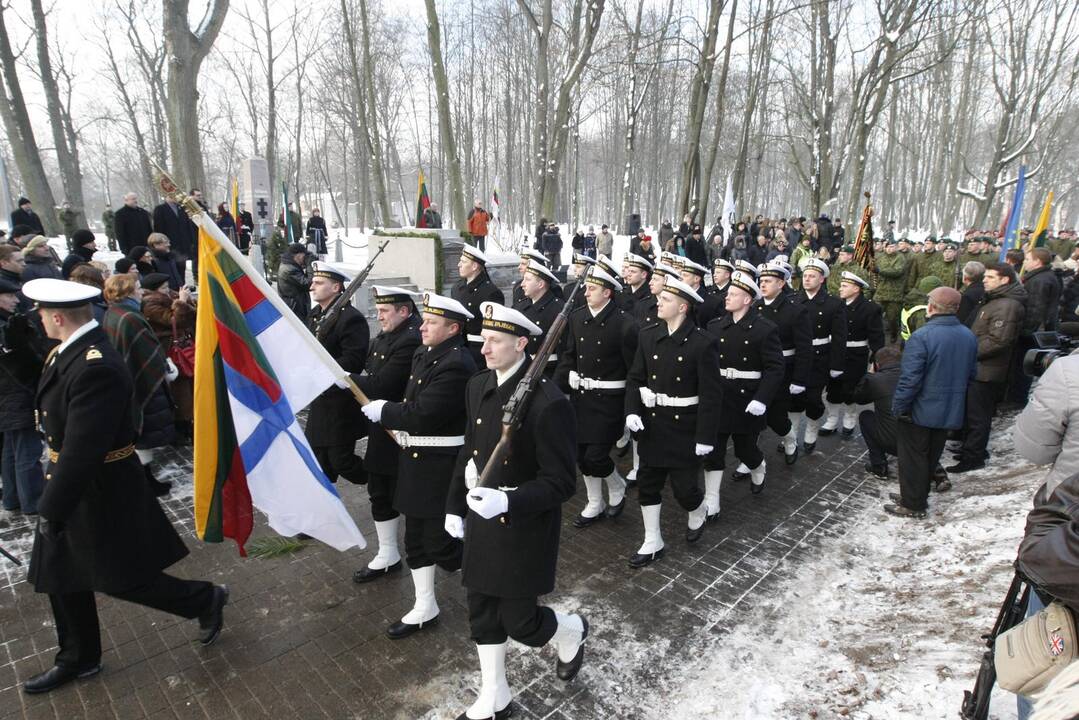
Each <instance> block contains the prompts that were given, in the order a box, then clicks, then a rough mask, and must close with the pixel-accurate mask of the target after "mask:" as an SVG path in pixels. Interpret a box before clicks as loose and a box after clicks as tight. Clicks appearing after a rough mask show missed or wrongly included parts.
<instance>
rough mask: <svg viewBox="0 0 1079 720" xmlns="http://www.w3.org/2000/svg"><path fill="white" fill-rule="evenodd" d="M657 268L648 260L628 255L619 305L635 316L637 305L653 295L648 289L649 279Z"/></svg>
mask: <svg viewBox="0 0 1079 720" xmlns="http://www.w3.org/2000/svg"><path fill="white" fill-rule="evenodd" d="M653 270H655V266H654V265H653V264H652V263H651V262H650V261H649V260H648V258H645V257H641V256H640V255H635V254H634V253H626V257H625V258H624V259H623V260H622V279H623V280H625V283H624V284H623V285H624V286H623V288H622V295H621V297H620V298H619V304H621V306H622V309H623V310H626V311H628V312H629V313H630V314H634V310H635V307H636V305H637V303H639V302H644V301H645V300H647V299H648V298H649V297H651V295H652V293H651V291H650V290H649V289H648V279H649V278H650V277H651V276H652V271H653Z"/></svg>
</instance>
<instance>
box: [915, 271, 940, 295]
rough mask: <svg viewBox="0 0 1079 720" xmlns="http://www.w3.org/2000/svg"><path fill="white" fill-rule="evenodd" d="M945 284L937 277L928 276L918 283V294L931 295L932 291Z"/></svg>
mask: <svg viewBox="0 0 1079 720" xmlns="http://www.w3.org/2000/svg"><path fill="white" fill-rule="evenodd" d="M943 284H944V283H942V282H941V281H940V278H939V277H937V276H936V275H926V276H925V277H924V278H922V279H921V280H919V281H918V292H923V293H926V294H929V292H930V291H931V290H936V289H937V288H939V287H940V286H941V285H943Z"/></svg>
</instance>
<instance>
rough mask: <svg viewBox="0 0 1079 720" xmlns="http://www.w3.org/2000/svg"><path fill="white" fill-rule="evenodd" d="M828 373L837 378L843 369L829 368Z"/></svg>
mask: <svg viewBox="0 0 1079 720" xmlns="http://www.w3.org/2000/svg"><path fill="white" fill-rule="evenodd" d="M828 374H829V375H831V376H832V377H834V378H837V377H839V376H840V375H842V374H843V371H842V370H829V371H828Z"/></svg>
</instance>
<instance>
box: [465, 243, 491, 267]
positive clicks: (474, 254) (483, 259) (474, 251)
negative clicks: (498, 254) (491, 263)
mask: <svg viewBox="0 0 1079 720" xmlns="http://www.w3.org/2000/svg"><path fill="white" fill-rule="evenodd" d="M461 254H462V255H465V256H467V257H469V258H471V259H472V260H475V261H476V262H478V263H479V264H480V265H483V266H484V267H486V266H487V254H486V253H484V252H483V251H482V250H480V249H479V248H478V247H476V246H475V245H469V244H468V243H465V244H464V245H462V246H461Z"/></svg>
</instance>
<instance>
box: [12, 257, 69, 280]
mask: <svg viewBox="0 0 1079 720" xmlns="http://www.w3.org/2000/svg"><path fill="white" fill-rule="evenodd" d="M38 278H53V279H54V280H62V279H63V277H62V276H61V273H60V268H58V267H56V263H55V262H54V261H53V259H52V258H51V257H39V256H37V255H27V256H26V267H24V268H23V269H22V281H23V282H24V283H28V282H30V281H31V280H37V279H38Z"/></svg>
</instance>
